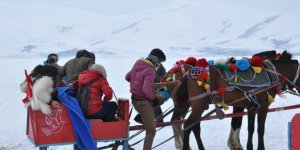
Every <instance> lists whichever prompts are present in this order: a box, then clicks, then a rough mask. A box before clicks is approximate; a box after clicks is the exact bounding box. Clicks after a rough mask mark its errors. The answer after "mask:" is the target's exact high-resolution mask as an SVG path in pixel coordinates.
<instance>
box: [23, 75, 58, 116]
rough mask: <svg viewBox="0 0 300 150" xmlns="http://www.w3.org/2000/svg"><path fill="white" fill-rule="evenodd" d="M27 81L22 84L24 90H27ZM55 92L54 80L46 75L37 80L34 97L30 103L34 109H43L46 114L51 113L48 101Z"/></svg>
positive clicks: (33, 88)
mask: <svg viewBox="0 0 300 150" xmlns="http://www.w3.org/2000/svg"><path fill="white" fill-rule="evenodd" d="M27 86H28V85H27V83H26V82H25V83H24V82H23V83H22V84H21V85H20V89H21V91H22V92H25V89H26V88H27ZM52 92H53V80H52V78H51V77H48V76H44V77H42V78H40V79H38V80H36V81H35V83H34V84H33V87H32V97H31V98H30V101H29V103H28V105H30V106H31V108H32V109H34V110H41V111H42V112H43V113H44V114H50V113H51V109H50V106H49V105H48V103H49V102H50V101H51V93H52Z"/></svg>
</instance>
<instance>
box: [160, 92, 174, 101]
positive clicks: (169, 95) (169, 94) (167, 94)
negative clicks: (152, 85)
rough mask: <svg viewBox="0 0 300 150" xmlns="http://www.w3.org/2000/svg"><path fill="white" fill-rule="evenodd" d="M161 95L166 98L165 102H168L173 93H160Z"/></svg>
mask: <svg viewBox="0 0 300 150" xmlns="http://www.w3.org/2000/svg"><path fill="white" fill-rule="evenodd" d="M159 95H160V96H162V97H164V98H165V101H167V100H168V99H169V98H170V97H171V93H170V92H169V91H160V92H159Z"/></svg>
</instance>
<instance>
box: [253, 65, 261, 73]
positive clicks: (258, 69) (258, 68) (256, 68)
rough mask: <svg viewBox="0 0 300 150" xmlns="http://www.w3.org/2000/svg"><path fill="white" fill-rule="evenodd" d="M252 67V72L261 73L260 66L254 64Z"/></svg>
mask: <svg viewBox="0 0 300 150" xmlns="http://www.w3.org/2000/svg"><path fill="white" fill-rule="evenodd" d="M252 69H253V70H254V72H256V73H261V71H262V67H255V66H252Z"/></svg>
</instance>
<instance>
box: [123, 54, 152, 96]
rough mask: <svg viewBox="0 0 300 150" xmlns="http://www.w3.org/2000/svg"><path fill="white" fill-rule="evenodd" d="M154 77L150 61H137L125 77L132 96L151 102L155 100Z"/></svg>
mask: <svg viewBox="0 0 300 150" xmlns="http://www.w3.org/2000/svg"><path fill="white" fill-rule="evenodd" d="M155 76H156V71H155V68H154V65H153V63H152V62H151V61H150V60H148V59H145V58H142V59H139V60H137V61H136V62H135V64H134V65H133V67H132V69H131V70H130V71H129V72H128V73H127V74H126V77H125V79H126V80H127V81H128V82H130V92H131V93H132V96H133V97H135V98H138V99H143V100H150V101H153V100H154V99H155V92H154V79H155Z"/></svg>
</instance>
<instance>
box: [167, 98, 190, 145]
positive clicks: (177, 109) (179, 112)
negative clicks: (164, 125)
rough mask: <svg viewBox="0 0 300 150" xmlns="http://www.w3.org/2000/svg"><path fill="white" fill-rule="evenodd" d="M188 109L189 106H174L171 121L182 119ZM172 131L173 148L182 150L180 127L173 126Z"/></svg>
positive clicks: (181, 130)
mask: <svg viewBox="0 0 300 150" xmlns="http://www.w3.org/2000/svg"><path fill="white" fill-rule="evenodd" d="M189 107H190V106H189V104H175V105H174V112H173V115H172V118H171V121H175V120H180V119H182V118H184V116H185V114H186V113H187V111H188V110H189ZM172 129H173V134H174V141H175V148H176V149H182V145H183V129H182V125H173V126H172Z"/></svg>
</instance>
